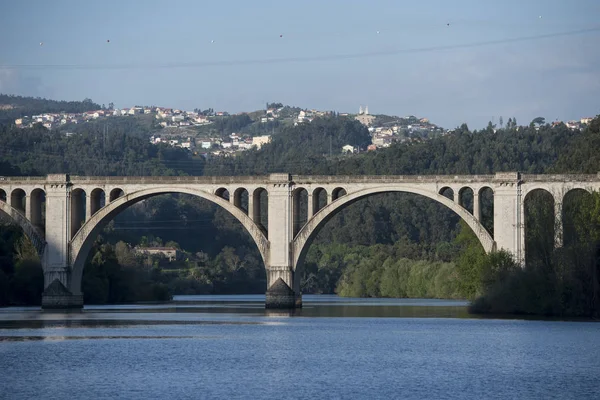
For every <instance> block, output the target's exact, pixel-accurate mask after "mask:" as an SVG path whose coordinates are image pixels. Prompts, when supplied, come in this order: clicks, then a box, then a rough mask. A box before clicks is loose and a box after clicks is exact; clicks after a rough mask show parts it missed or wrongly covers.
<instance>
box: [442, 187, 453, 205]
mask: <svg viewBox="0 0 600 400" xmlns="http://www.w3.org/2000/svg"><path fill="white" fill-rule="evenodd" d="M438 194H440V195H441V196H443V197H445V198H447V199H449V200H451V201H454V189H452V188H451V187H450V186H444V187H443V188H441V189H440V190H439V192H438Z"/></svg>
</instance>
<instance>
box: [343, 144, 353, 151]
mask: <svg viewBox="0 0 600 400" xmlns="http://www.w3.org/2000/svg"><path fill="white" fill-rule="evenodd" d="M342 153H354V146H352V145H349V144H347V145H345V146H343V147H342Z"/></svg>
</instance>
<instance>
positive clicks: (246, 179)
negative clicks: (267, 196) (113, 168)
mask: <svg viewBox="0 0 600 400" xmlns="http://www.w3.org/2000/svg"><path fill="white" fill-rule="evenodd" d="M70 181H71V182H72V183H75V184H87V183H90V184H91V183H130V184H138V183H139V184H143V183H146V184H147V183H208V184H227V183H264V182H266V181H267V177H265V176H71V179H70Z"/></svg>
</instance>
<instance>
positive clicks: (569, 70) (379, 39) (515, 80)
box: [0, 0, 600, 128]
mask: <svg viewBox="0 0 600 400" xmlns="http://www.w3.org/2000/svg"><path fill="white" fill-rule="evenodd" d="M540 17H541V18H540ZM599 17H600V1H598V0H563V1H559V0H527V1H525V0H503V1H495V0H453V1H448V0H420V1H402V0H388V1H386V0H371V1H353V0H345V1H339V0H327V1H323V0H322V1H313V0H304V1H302V2H292V1H283V0H280V1H259V0H256V1H247V0H244V1H242V0H239V1H233V0H230V1H227V0H221V1H210V2H209V1H195V0H172V1H168V2H167V1H153V0H145V1H137V0H130V1H120V0H119V1H113V0H104V1H101V2H89V1H85V2H81V1H67V0H55V1H45V0H37V1H34V0H18V1H16V0H7V1H4V2H2V4H1V5H0V92H3V93H14V94H21V95H32V96H41V97H49V98H54V99H64V100H82V99H84V98H86V97H89V98H92V99H93V100H94V101H96V102H98V103H101V104H102V103H104V104H108V103H109V102H113V103H114V104H115V106H117V107H129V106H132V105H161V106H169V107H177V108H183V109H193V108H208V107H212V108H214V109H217V110H226V111H230V112H240V111H252V110H255V109H259V108H261V107H263V106H264V103H265V102H267V101H280V102H283V103H284V104H290V105H297V106H300V107H306V108H317V109H324V110H337V111H340V112H356V111H358V107H359V105H361V104H362V105H367V104H368V106H369V111H370V112H371V113H383V114H394V115H411V114H413V115H417V116H421V117H428V118H430V120H431V121H432V122H434V123H438V124H440V125H442V126H444V127H447V128H451V127H454V126H457V125H459V124H460V123H462V122H467V123H468V124H469V126H471V127H474V128H480V127H483V126H485V125H486V124H487V121H489V120H491V119H492V118H495V120H496V121H497V120H498V117H499V116H503V117H504V120H505V121H506V120H508V118H509V117H513V116H514V117H516V118H517V120H518V122H519V123H528V122H529V121H530V120H531V119H532V118H534V117H536V116H544V117H545V118H546V119H547V120H555V119H557V118H558V119H562V120H569V119H579V118H581V117H584V116H594V115H596V114H598V113H600V96H599V95H598V94H599V93H600V46H599V45H598V44H597V43H600V31H597V30H596V31H592V32H588V33H584V34H577V35H564V36H560V35H559V36H552V35H554V34H557V33H562V32H572V31H576V30H581V29H589V28H599V27H600V18H599ZM447 24H450V25H447ZM280 35H282V37H280ZM541 35H550V37H546V38H542V39H535V40H523V41H516V42H506V43H499V44H494V45H481V46H471V47H470V46H468V45H470V44H473V43H482V42H490V41H500V42H502V41H504V40H506V39H512V38H525V37H532V36H533V37H537V36H541ZM107 40H110V42H107ZM40 42H43V46H40ZM449 47H450V48H449ZM410 49H412V50H420V51H407V50H410ZM426 49H428V50H426ZM370 53H380V55H369V54H370ZM347 54H359V55H361V54H362V56H358V57H355V58H347V59H344V58H335V57H331V56H337V55H347ZM381 54H383V55H381ZM327 57H329V58H327ZM277 59H280V60H281V59H287V61H286V62H283V61H269V60H277ZM290 59H295V61H294V60H290ZM248 61H254V62H253V63H248ZM211 62H216V64H217V65H208V64H207V63H211ZM166 64H170V65H171V66H167V65H166ZM185 64H188V66H185ZM117 65H118V66H125V68H114V66H117Z"/></svg>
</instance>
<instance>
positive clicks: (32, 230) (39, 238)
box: [0, 201, 46, 259]
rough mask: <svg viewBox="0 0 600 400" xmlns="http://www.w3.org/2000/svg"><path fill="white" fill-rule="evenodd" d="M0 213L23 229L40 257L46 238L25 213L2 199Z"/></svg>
mask: <svg viewBox="0 0 600 400" xmlns="http://www.w3.org/2000/svg"><path fill="white" fill-rule="evenodd" d="M0 213H3V214H6V215H7V216H8V217H9V218H10V219H11V220H13V221H14V222H15V223H16V224H17V225H19V226H20V227H21V229H23V233H25V235H26V236H27V237H28V238H29V240H31V243H33V246H34V247H35V250H36V251H37V253H38V255H39V256H40V259H41V258H42V257H43V255H44V250H45V248H46V240H45V239H44V234H43V233H42V232H41V231H40V229H39V228H37V227H36V226H35V225H33V224H32V223H31V222H30V221H29V220H28V219H27V218H25V215H23V214H22V213H21V212H20V211H19V210H17V209H16V208H14V207H12V206H10V205H9V204H7V203H5V202H4V201H0Z"/></svg>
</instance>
